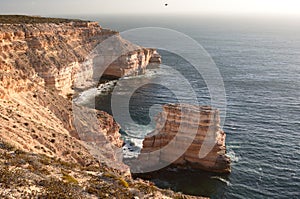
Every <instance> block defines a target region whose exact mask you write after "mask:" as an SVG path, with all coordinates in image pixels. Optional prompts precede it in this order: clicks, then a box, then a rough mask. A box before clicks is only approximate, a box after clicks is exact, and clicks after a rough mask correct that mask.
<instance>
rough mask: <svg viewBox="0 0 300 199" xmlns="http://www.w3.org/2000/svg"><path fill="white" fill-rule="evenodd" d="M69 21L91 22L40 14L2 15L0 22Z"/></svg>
mask: <svg viewBox="0 0 300 199" xmlns="http://www.w3.org/2000/svg"><path fill="white" fill-rule="evenodd" d="M69 22H90V21H83V20H80V19H63V18H50V17H40V16H26V15H0V23H2V24H20V23H25V24H35V23H57V24H58V23H69Z"/></svg>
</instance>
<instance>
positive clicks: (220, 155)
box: [141, 104, 230, 173]
mask: <svg viewBox="0 0 300 199" xmlns="http://www.w3.org/2000/svg"><path fill="white" fill-rule="evenodd" d="M156 122H157V125H156V129H155V130H154V131H153V132H152V133H151V134H150V135H148V136H147V137H146V138H145V139H144V141H143V148H142V151H141V154H147V153H151V152H156V153H155V154H157V156H158V157H156V158H152V159H151V160H150V159H149V160H147V161H152V162H149V165H154V164H155V161H157V164H158V162H169V163H171V164H172V165H176V166H180V167H191V168H197V169H203V170H208V171H212V172H220V173H228V172H230V159H229V158H228V157H227V156H226V146H225V137H226V135H225V133H224V131H223V130H222V129H221V128H220V125H219V123H220V116H219V111H218V110H217V109H213V108H211V107H207V106H202V107H199V106H192V105H179V104H168V105H165V106H164V107H163V112H162V113H160V114H159V115H158V116H157V118H156ZM157 152H158V153H157ZM144 157H146V156H144ZM153 161H154V162H153Z"/></svg>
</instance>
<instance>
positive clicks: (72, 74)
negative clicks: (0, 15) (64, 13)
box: [0, 18, 159, 96]
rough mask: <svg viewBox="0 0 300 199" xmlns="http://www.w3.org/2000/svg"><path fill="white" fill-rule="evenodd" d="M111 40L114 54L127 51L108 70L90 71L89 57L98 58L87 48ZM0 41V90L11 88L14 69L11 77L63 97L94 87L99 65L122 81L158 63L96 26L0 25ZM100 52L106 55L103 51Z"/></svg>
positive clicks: (75, 23)
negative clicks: (56, 92)
mask: <svg viewBox="0 0 300 199" xmlns="http://www.w3.org/2000/svg"><path fill="white" fill-rule="evenodd" d="M42 19H43V18H42ZM112 36H115V37H113V38H114V39H113V40H112V42H111V43H110V46H109V48H112V49H114V50H115V51H118V52H119V51H120V47H125V48H127V49H133V50H132V51H126V52H127V53H126V54H123V55H121V56H119V57H117V59H116V60H112V61H114V62H113V63H109V65H108V66H104V65H100V66H99V65H98V66H97V67H95V66H94V63H95V62H94V58H95V56H99V54H98V55H97V54H92V53H91V52H92V50H93V49H95V48H96V46H98V45H99V44H100V43H101V42H103V41H104V40H106V39H107V38H109V37H112ZM0 41H1V42H0V63H1V70H2V71H1V74H0V78H1V79H3V78H6V77H7V83H6V84H9V85H4V86H5V87H10V86H11V85H15V84H16V83H15V82H14V80H13V79H16V78H15V77H13V78H12V79H11V80H9V76H10V74H12V73H11V72H10V73H9V74H6V72H8V71H12V70H17V71H15V72H14V73H19V74H17V77H18V76H21V77H20V79H22V76H23V77H25V76H26V77H27V78H28V79H29V80H30V81H33V82H37V81H38V83H39V84H40V85H44V86H46V87H48V88H52V89H55V90H58V91H59V92H60V93H61V94H62V95H64V96H66V95H67V94H70V93H73V91H72V88H73V87H74V86H75V87H78V88H86V87H90V86H92V85H95V84H96V83H98V82H95V81H98V79H95V75H94V73H95V69H99V67H100V68H101V67H106V68H107V70H106V71H105V72H104V73H103V74H101V75H110V76H114V77H122V76H124V75H133V74H138V73H141V72H143V71H144V69H145V68H146V67H147V65H148V64H149V63H151V64H157V63H159V59H158V56H159V55H157V52H156V51H155V50H154V49H146V48H142V47H139V46H136V45H134V44H132V43H130V42H128V41H126V40H124V39H122V38H121V37H120V36H119V33H118V32H116V31H112V30H108V29H103V28H101V27H100V26H99V25H98V24H97V23H96V22H86V21H70V20H67V21H66V22H62V23H51V22H50V23H15V24H3V23H1V21H0ZM105 50H106V52H109V49H105ZM106 55H107V54H106ZM152 55H154V56H153V58H152ZM100 56H103V55H100ZM97 64H99V62H97ZM96 72H97V71H96ZM36 76H38V77H41V79H38V78H36ZM76 78H78V79H79V80H78V79H76ZM80 78H81V79H80ZM23 79H24V78H23ZM4 81H5V80H4ZM74 81H76V82H77V84H76V85H74ZM25 84H26V83H24V82H22V83H20V85H23V86H24V85H25ZM20 87H21V86H20ZM20 87H18V89H16V90H17V91H18V90H20V89H21V88H20ZM19 88H20V89H19ZM24 89H26V88H24ZM1 90H2V91H1ZM3 90H4V89H1V88H0V91H1V96H2V95H4V91H3Z"/></svg>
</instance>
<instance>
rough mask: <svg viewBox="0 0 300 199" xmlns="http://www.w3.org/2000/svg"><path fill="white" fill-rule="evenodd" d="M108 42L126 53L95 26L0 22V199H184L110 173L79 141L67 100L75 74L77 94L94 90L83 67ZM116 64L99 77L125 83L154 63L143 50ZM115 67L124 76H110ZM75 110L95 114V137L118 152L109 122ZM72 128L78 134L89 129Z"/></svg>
mask: <svg viewBox="0 0 300 199" xmlns="http://www.w3.org/2000/svg"><path fill="white" fill-rule="evenodd" d="M111 36H115V38H117V39H118V42H117V43H115V45H119V44H120V43H121V44H122V42H126V44H127V45H133V44H131V43H130V42H128V41H124V40H123V39H122V38H120V36H119V35H118V32H116V31H112V30H108V29H103V28H101V27H100V26H99V25H98V24H97V23H96V22H90V21H81V20H68V19H55V18H43V17H30V16H18V15H6V16H0V196H1V198H2V197H3V198H7V197H9V198H28V197H42V198H48V197H50V196H56V197H59V198H108V197H109V198H111V197H121V198H128V197H129V198H132V197H140V198H174V197H179V198H183V197H186V196H184V195H183V194H179V193H174V192H172V191H165V190H161V189H158V188H156V187H155V186H153V184H151V183H149V182H144V181H137V180H133V179H132V178H131V176H130V173H129V169H128V167H127V166H126V165H122V164H120V165H118V169H116V168H111V167H110V166H108V164H107V162H109V161H108V159H109V160H110V161H112V162H113V161H114V154H109V153H110V152H109V151H108V152H107V153H106V154H103V156H102V158H103V159H96V158H95V157H94V156H93V155H91V153H90V151H89V150H88V149H87V148H86V146H85V144H84V143H83V141H82V140H81V139H80V138H79V136H78V132H77V130H76V128H75V127H74V115H73V108H74V106H72V102H71V100H70V95H71V94H72V93H74V90H73V88H74V86H76V85H74V81H75V78H76V74H80V75H81V76H80V77H79V78H83V77H85V78H86V79H89V81H90V82H88V81H86V82H84V83H83V85H80V86H81V87H82V88H84V87H89V86H91V85H94V84H96V83H98V82H97V81H95V80H94V79H93V74H92V73H93V72H91V71H93V69H94V68H93V66H92V65H90V64H87V63H89V61H92V60H93V56H90V55H93V54H91V51H92V50H93V49H94V48H95V47H96V46H97V45H99V44H100V43H101V42H102V41H104V40H105V39H107V38H109V37H111ZM112 45H113V46H114V43H113V44H112ZM124 45H125V44H124ZM152 56H153V57H155V58H154V59H152ZM124 58H126V59H124ZM120 59H121V60H116V62H115V64H113V65H112V66H111V68H110V67H108V69H110V70H109V72H107V73H104V75H106V74H107V75H112V76H115V77H120V76H123V75H129V74H132V73H134V72H135V71H136V70H141V69H143V68H145V67H147V65H148V64H149V63H151V60H152V61H154V62H160V57H159V55H158V54H157V53H156V51H155V50H154V49H144V48H140V49H139V50H138V51H133V52H131V53H130V54H129V55H124V57H121V58H120ZM117 64H119V65H118V67H119V70H121V71H123V72H121V73H116V72H115V68H116V66H117ZM91 69H92V70H91ZM85 83H86V84H85ZM75 108H76V107H75ZM77 108H82V109H84V111H86V112H93V113H95V114H96V116H97V120H98V122H97V124H98V125H96V126H95V129H97V131H96V133H98V134H99V135H102V137H104V138H105V139H107V141H109V142H111V143H112V146H114V147H117V148H119V147H120V146H122V140H120V134H119V128H120V127H119V125H118V124H117V123H116V122H115V121H114V119H113V118H112V116H110V115H108V114H107V113H105V112H102V111H96V110H92V109H87V108H83V107H77ZM77 122H79V126H81V127H82V128H85V127H88V126H89V125H90V124H87V123H86V122H85V121H84V120H79V121H78V120H77ZM87 139H88V138H87ZM106 160H107V161H106ZM191 198H193V197H191ZM194 198H195V197H194Z"/></svg>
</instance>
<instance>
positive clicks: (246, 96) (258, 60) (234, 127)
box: [77, 15, 300, 199]
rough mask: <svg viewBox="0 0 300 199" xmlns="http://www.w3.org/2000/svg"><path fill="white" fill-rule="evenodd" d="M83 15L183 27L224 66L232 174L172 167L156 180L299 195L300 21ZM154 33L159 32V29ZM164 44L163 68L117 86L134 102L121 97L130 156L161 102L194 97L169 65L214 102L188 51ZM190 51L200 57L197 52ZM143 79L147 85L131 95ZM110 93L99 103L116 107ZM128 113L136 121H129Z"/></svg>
mask: <svg viewBox="0 0 300 199" xmlns="http://www.w3.org/2000/svg"><path fill="white" fill-rule="evenodd" d="M77 17H78V16H77ZM81 18H86V19H89V20H95V21H99V23H100V24H101V26H102V27H107V28H111V29H115V30H117V31H120V32H122V31H126V30H129V29H133V28H141V27H163V28H169V29H173V30H176V31H179V32H182V33H184V34H186V35H188V36H189V37H191V38H192V39H194V40H195V41H197V42H198V43H199V44H200V45H202V46H203V48H204V49H205V50H206V51H207V52H208V53H209V54H210V56H211V57H212V59H213V61H214V62H215V64H216V66H217V68H218V70H219V71H220V74H221V76H222V78H223V82H224V88H225V92H226V104H227V106H226V112H225V113H226V117H225V120H224V126H223V129H224V131H225V132H226V134H227V137H226V145H227V154H228V155H229V156H230V157H231V159H232V172H231V174H229V175H225V176H224V175H218V174H208V173H205V172H199V171H189V172H186V171H185V172H182V171H180V170H169V171H168V172H164V173H161V174H159V175H157V176H155V178H153V179H152V181H154V182H155V183H156V184H157V185H158V186H160V187H164V188H171V189H174V190H176V191H181V192H183V193H187V194H192V195H204V196H210V197H211V198H230V199H231V198H300V120H299V118H300V117H299V116H300V34H299V33H300V23H299V20H296V19H285V18H254V17H244V18H235V17H204V16H202V17H200V16H184V17H183V16H109V15H106V16H88V17H81ZM153 37H155V38H158V39H159V38H160V35H159V34H156V35H153ZM174 42H175V41H174ZM158 50H159V53H160V54H161V55H162V61H163V65H162V67H161V68H159V69H151V70H149V71H147V73H146V74H145V75H142V76H138V77H130V78H123V79H122V80H121V81H120V84H119V90H118V92H116V93H115V96H116V97H117V98H120V99H121V98H124V97H125V96H128V95H129V94H130V100H129V102H128V103H129V105H125V104H118V110H119V111H118V113H119V114H120V115H119V116H116V117H117V118H118V119H119V120H121V121H118V122H119V123H121V125H122V131H123V132H124V139H125V140H126V143H127V147H125V148H124V155H125V157H132V156H135V155H137V154H138V152H139V150H140V147H141V143H142V140H143V137H144V136H145V135H146V134H147V133H149V132H151V130H152V129H153V128H154V126H155V123H154V122H153V121H152V120H153V119H152V118H153V116H155V114H157V112H158V111H159V110H160V105H162V104H165V103H174V102H178V99H177V98H178V95H180V96H181V97H182V98H184V99H185V100H187V101H189V100H190V98H189V94H187V93H188V92H189V91H187V90H185V89H182V87H181V83H182V79H180V78H179V76H178V75H176V74H175V73H173V70H171V72H170V70H169V68H168V67H167V66H170V67H172V68H173V69H176V71H179V73H180V74H182V75H183V77H184V78H185V79H186V80H188V81H189V83H190V85H191V87H192V89H193V91H194V92H195V93H196V95H197V100H198V102H199V104H203V105H211V96H210V93H209V90H208V88H207V85H206V82H205V81H204V79H203V78H202V77H201V75H199V74H198V73H196V72H195V70H194V69H193V67H192V66H191V64H190V63H189V62H188V61H187V60H185V59H184V57H180V56H178V55H176V54H174V53H171V52H168V51H167V50H164V49H158ZM188 53H190V55H191V57H193V52H188ZM194 56H197V54H195V55H194ZM147 82H152V83H149V84H148V83H147ZM153 82H155V83H153ZM174 84H175V85H178V91H177V94H176V95H175V94H174V92H173V91H172V90H170V89H168V87H167V86H165V85H174ZM136 85H142V86H141V87H139V88H138V89H136V90H135V91H134V92H133V93H132V94H131V92H132V89H133V88H135V87H136ZM163 85H164V86H163ZM178 93H179V94H178ZM109 97H110V96H108V95H100V96H98V97H97V104H96V107H97V108H99V109H104V110H106V111H108V112H111V109H110V108H109V107H110V105H111V100H110V98H109ZM191 100H192V99H191ZM128 107H129V110H126V109H128ZM128 112H129V114H130V116H131V118H132V120H130V121H129V120H127V119H124V118H123V119H124V121H123V119H122V117H127V116H128V115H127V113H128ZM225 113H223V114H225ZM114 116H115V115H114ZM118 119H117V120H118ZM125 133H126V134H125Z"/></svg>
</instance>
